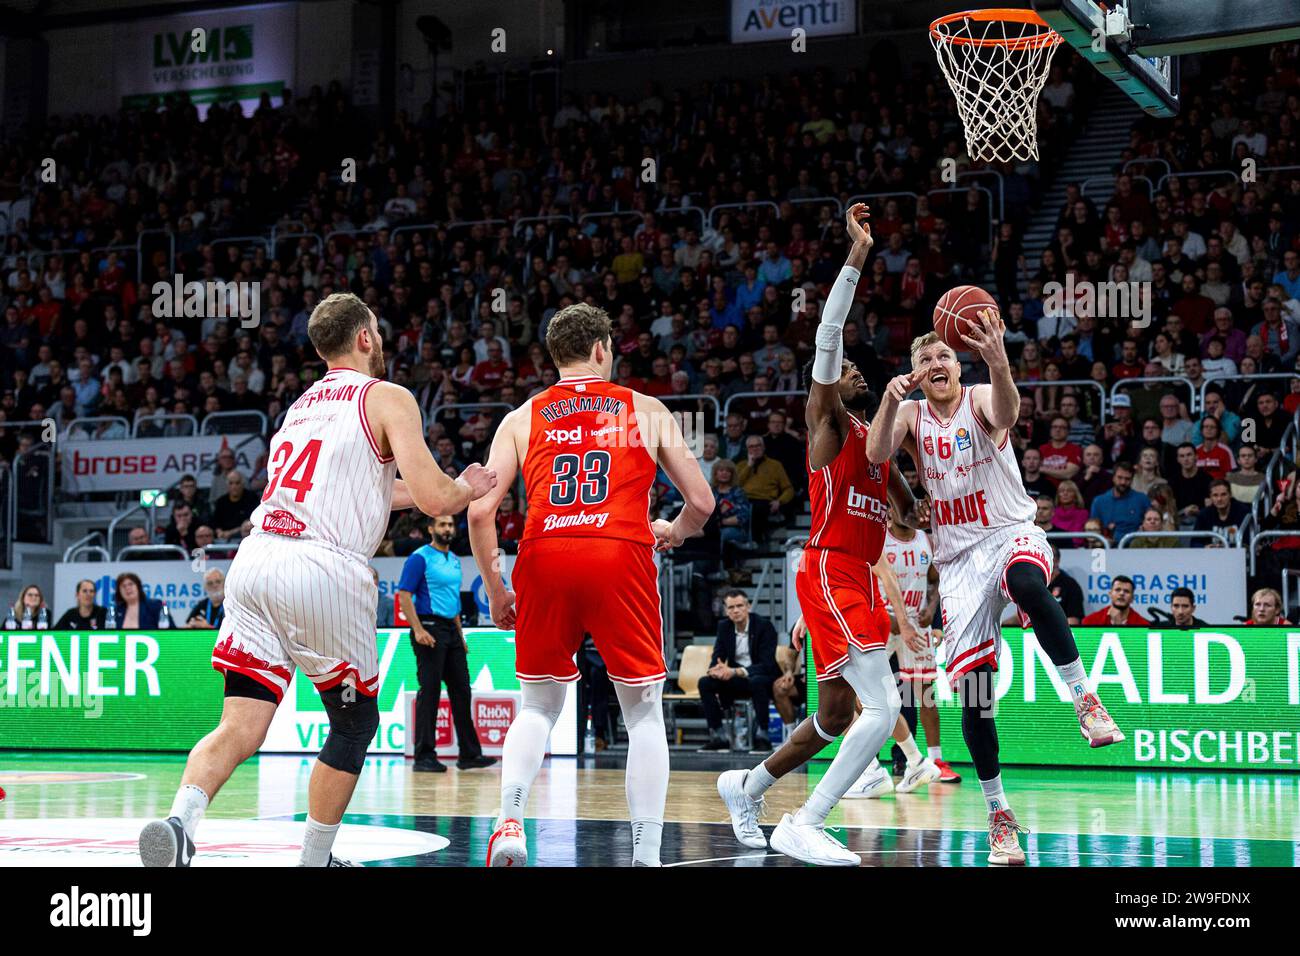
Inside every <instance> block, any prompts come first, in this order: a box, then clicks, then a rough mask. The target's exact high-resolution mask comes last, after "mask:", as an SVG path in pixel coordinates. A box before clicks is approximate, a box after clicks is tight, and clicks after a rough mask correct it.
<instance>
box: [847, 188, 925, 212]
mask: <svg viewBox="0 0 1300 956" xmlns="http://www.w3.org/2000/svg"><path fill="white" fill-rule="evenodd" d="M895 196H907V197H908V198H909V199H911V200H912V205H913V207H915V205H916V201H917V200H918V199H920V198H921V197H920V196H918V195H917V194H916V193H914V192H907V191H900V192H884V193H858V194H857V195H856V196H850V197H849V198H848V199H846V200H844V208H846V209H847V208H848V207H849V206H852V205H853V204H854V203H858V202H864V203H867V205H868V206H869V205H871V203H870V202H868V200H871V199H893V198H894V197H895Z"/></svg>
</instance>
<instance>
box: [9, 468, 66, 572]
mask: <svg viewBox="0 0 1300 956" xmlns="http://www.w3.org/2000/svg"><path fill="white" fill-rule="evenodd" d="M40 458H44V459H46V465H45V472H44V475H43V476H40V477H43V481H42V484H43V485H44V487H43V488H42V489H36V491H35V494H34V495H33V496H32V501H33V505H32V506H30V507H25V506H24V494H23V487H22V484H23V481H22V475H23V465H24V464H25V463H26V462H27V461H28V459H40ZM54 471H55V450H54V445H53V444H52V443H50V442H41V443H38V444H36V445H33V446H32V447H31V448H29V449H27V451H25V452H18V453H16V454H15V455H14V460H13V473H12V478H13V482H12V483H13V488H12V491H11V493H10V495H9V529H10V534H9V538H10V541H11V544H10V548H11V549H12V546H13V545H12V541H15V540H17V539H18V537H19V536H20V534H21V533H22V530H23V528H22V526H21V525H20V524H19V518H20V517H21V518H31V519H33V523H34V524H35V523H36V522H41V523H43V524H44V530H43V531H42V532H41V535H40V537H39V538H37V539H35V540H36V541H37V542H39V543H41V544H49V543H50V542H51V541H52V540H53V536H54ZM27 540H33V539H30V538H29V539H27ZM11 553H12V552H11Z"/></svg>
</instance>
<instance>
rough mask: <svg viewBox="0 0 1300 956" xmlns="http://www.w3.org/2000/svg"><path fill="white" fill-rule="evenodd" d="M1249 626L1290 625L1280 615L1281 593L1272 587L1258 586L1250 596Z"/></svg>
mask: <svg viewBox="0 0 1300 956" xmlns="http://www.w3.org/2000/svg"><path fill="white" fill-rule="evenodd" d="M1246 624H1247V625H1249V626H1251V627H1291V626H1292V624H1291V622H1290V621H1288V620H1287V619H1286V618H1285V617H1283V616H1282V595H1280V594H1278V593H1277V592H1276V591H1274V590H1273V589H1272V588H1260V589H1259V590H1258V591H1256V592H1255V593H1254V594H1252V595H1251V596H1250V620H1248V621H1247V622H1246Z"/></svg>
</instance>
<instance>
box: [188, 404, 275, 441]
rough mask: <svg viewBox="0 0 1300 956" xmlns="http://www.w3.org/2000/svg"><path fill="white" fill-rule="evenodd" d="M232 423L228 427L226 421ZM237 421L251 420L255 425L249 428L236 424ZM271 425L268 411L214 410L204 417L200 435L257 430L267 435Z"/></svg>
mask: <svg viewBox="0 0 1300 956" xmlns="http://www.w3.org/2000/svg"><path fill="white" fill-rule="evenodd" d="M228 422H229V423H231V425H230V427H229V428H227V427H226V423H228ZM235 422H249V423H250V424H253V425H255V427H253V428H248V427H246V426H244V425H236V424H234V423H235ZM268 427H269V425H268V422H267V419H266V412H259V411H257V410H256V409H250V410H248V411H239V412H212V413H210V414H208V415H206V416H204V418H203V424H202V425H201V426H200V427H199V434H200V435H242V434H248V433H253V432H256V433H257V434H258V435H265V434H266V430H267V428H268Z"/></svg>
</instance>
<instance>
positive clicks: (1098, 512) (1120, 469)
mask: <svg viewBox="0 0 1300 956" xmlns="http://www.w3.org/2000/svg"><path fill="white" fill-rule="evenodd" d="M1110 481H1111V485H1112V488H1111V491H1110V493H1109V494H1103V495H1098V496H1097V497H1096V498H1094V499H1093V501H1092V517H1094V518H1096V519H1097V520H1098V521H1100V522H1101V526H1102V527H1103V528H1105V529H1106V533H1107V534H1109V535H1110V538H1111V540H1112V541H1114V542H1115V543H1116V544H1119V540H1120V539H1121V538H1122V537H1124V535H1126V534H1129V533H1130V532H1133V531H1136V530H1137V529H1138V528H1140V527H1141V526H1142V515H1143V514H1144V513H1145V512H1146V510H1147V509H1148V508H1150V507H1151V499H1150V498H1148V497H1147V496H1146V495H1144V494H1143V493H1142V492H1140V491H1134V490H1133V466H1132V465H1131V464H1129V463H1128V462H1126V461H1121V462H1119V463H1117V464H1116V465H1115V471H1114V473H1113V474H1112V475H1111V479H1110Z"/></svg>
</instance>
